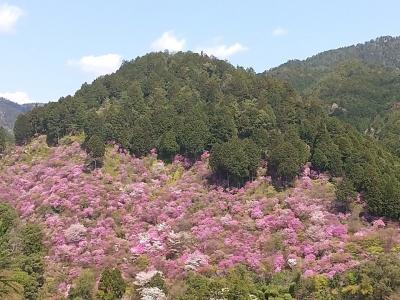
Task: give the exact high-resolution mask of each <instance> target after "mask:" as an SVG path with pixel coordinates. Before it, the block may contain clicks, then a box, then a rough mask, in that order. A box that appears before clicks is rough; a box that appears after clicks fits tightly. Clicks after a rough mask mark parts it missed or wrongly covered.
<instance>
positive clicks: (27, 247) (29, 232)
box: [21, 224, 44, 256]
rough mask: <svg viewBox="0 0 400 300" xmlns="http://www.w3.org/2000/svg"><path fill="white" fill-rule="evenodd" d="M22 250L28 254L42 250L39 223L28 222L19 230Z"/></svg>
mask: <svg viewBox="0 0 400 300" xmlns="http://www.w3.org/2000/svg"><path fill="white" fill-rule="evenodd" d="M21 240H22V252H23V253H24V254H25V255H27V256H29V255H32V254H36V253H40V252H43V251H44V246H43V232H42V229H41V227H40V226H39V225H37V224H28V225H26V226H25V227H24V228H23V229H22V231H21Z"/></svg>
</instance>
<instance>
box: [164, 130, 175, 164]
mask: <svg viewBox="0 0 400 300" xmlns="http://www.w3.org/2000/svg"><path fill="white" fill-rule="evenodd" d="M159 149H160V154H161V157H163V158H165V159H171V160H172V158H173V156H174V155H175V154H177V153H178V152H179V144H178V143H177V141H176V135H175V132H174V131H172V130H170V131H167V132H166V133H165V134H163V135H162V136H161V141H160V145H159Z"/></svg>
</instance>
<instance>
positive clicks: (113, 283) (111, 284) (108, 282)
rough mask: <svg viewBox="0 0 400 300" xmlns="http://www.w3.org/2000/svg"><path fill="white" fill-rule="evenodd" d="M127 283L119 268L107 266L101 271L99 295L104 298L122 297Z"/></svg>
mask: <svg viewBox="0 0 400 300" xmlns="http://www.w3.org/2000/svg"><path fill="white" fill-rule="evenodd" d="M125 289H126V283H125V281H124V279H123V278H122V275H121V271H120V270H118V269H112V268H107V269H105V270H104V271H103V272H102V273H101V278H100V282H99V286H98V293H97V296H98V297H99V299H102V300H117V299H121V298H122V296H123V295H124V293H125Z"/></svg>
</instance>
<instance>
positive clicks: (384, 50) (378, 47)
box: [265, 36, 400, 92]
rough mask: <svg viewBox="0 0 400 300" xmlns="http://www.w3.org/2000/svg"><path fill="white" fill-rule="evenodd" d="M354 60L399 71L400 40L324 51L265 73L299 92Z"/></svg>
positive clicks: (385, 39) (382, 39)
mask: <svg viewBox="0 0 400 300" xmlns="http://www.w3.org/2000/svg"><path fill="white" fill-rule="evenodd" d="M354 60H358V61H360V62H362V63H365V64H368V65H371V66H378V67H384V68H389V69H395V70H400V37H392V36H383V37H378V38H376V39H373V40H370V41H368V42H365V43H360V44H357V45H352V46H348V47H342V48H338V49H334V50H328V51H324V52H321V53H319V54H316V55H313V56H311V57H309V58H307V59H305V60H290V61H288V62H286V63H284V64H282V65H280V66H278V67H276V68H272V69H270V70H268V71H266V72H265V73H266V74H270V75H274V76H277V77H279V78H281V79H283V80H286V81H287V82H289V83H290V84H291V85H292V86H293V87H294V88H295V89H296V90H298V91H300V92H302V91H304V90H306V89H307V88H309V87H310V86H312V85H313V84H315V83H316V82H317V81H318V80H319V78H321V77H322V76H324V75H326V74H327V73H329V72H331V71H332V70H333V69H335V68H336V67H337V66H338V65H340V64H343V63H346V62H348V61H354Z"/></svg>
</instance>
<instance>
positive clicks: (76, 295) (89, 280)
mask: <svg viewBox="0 0 400 300" xmlns="http://www.w3.org/2000/svg"><path fill="white" fill-rule="evenodd" d="M95 285H96V276H95V274H94V273H93V272H92V271H91V270H83V271H82V272H81V274H80V275H79V277H78V279H77V280H76V281H75V283H74V285H73V286H72V288H71V289H70V291H69V294H68V299H71V300H92V299H95V298H94V295H93V293H94V288H95Z"/></svg>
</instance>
